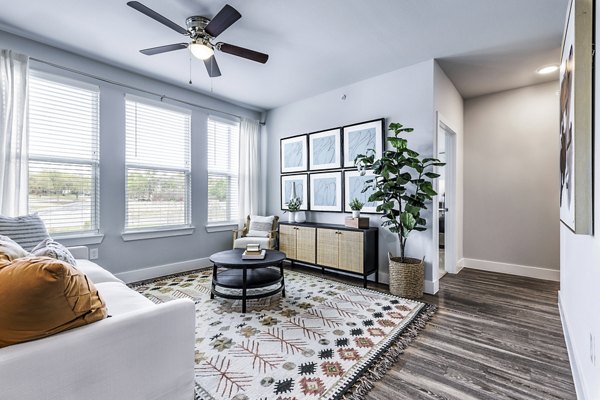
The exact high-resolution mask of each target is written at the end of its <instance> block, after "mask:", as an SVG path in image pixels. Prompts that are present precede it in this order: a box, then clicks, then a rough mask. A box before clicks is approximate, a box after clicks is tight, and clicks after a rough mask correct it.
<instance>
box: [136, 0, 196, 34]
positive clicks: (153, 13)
mask: <svg viewBox="0 0 600 400" xmlns="http://www.w3.org/2000/svg"><path fill="white" fill-rule="evenodd" d="M127 5H128V6H129V7H131V8H133V9H134V10H137V11H139V12H141V13H142V14H144V15H147V16H148V17H150V18H152V19H153V20H155V21H158V22H160V23H161V24H163V25H165V26H168V27H169V28H171V29H173V30H174V31H175V32H179V33H181V34H182V35H187V34H188V31H187V29H185V28H182V27H181V26H179V25H177V24H176V23H175V22H173V21H171V20H170V19H168V18H166V17H163V16H162V15H160V14H159V13H157V12H156V11H154V10H152V9H151V8H148V7H146V6H145V5H143V4H142V3H140V2H139V1H130V2H128V3H127Z"/></svg>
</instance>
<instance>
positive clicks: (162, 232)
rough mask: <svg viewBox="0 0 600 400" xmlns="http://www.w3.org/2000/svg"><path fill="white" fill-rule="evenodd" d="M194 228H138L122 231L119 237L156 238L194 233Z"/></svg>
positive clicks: (126, 238)
mask: <svg viewBox="0 0 600 400" xmlns="http://www.w3.org/2000/svg"><path fill="white" fill-rule="evenodd" d="M194 229H195V228H194V227H193V226H186V227H180V228H169V229H140V230H131V231H126V232H123V233H122V234H121V237H122V238H123V240H124V241H125V242H129V241H132V240H145V239H157V238H166V237H172V236H184V235H191V234H193V233H194Z"/></svg>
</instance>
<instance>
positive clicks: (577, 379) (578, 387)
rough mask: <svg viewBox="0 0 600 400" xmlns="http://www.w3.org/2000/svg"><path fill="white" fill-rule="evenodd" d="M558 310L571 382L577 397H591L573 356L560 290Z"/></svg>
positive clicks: (584, 398)
mask: <svg viewBox="0 0 600 400" xmlns="http://www.w3.org/2000/svg"><path fill="white" fill-rule="evenodd" d="M558 311H559V314H560V322H561V325H562V328H563V334H564V336H565V343H566V344H567V352H568V353H569V364H571V374H572V375H573V383H575V392H576V394H577V399H579V400H587V399H591V397H589V396H588V395H587V389H586V385H585V381H584V380H583V374H582V373H581V371H580V370H579V364H578V363H577V357H576V356H575V349H573V343H572V342H571V336H570V334H569V324H568V323H567V314H566V313H565V309H564V307H563V304H562V298H561V296H560V290H559V291H558Z"/></svg>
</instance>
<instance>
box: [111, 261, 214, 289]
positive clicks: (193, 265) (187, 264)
mask: <svg viewBox="0 0 600 400" xmlns="http://www.w3.org/2000/svg"><path fill="white" fill-rule="evenodd" d="M211 265H212V263H211V262H210V260H209V259H208V257H206V258H197V259H195V260H187V261H180V262H176V263H172V264H165V265H157V266H155V267H148V268H141V269H135V270H132V271H125V272H119V273H117V274H115V276H116V277H117V278H119V279H120V280H122V281H123V282H125V283H131V282H139V281H143V280H146V279H154V278H158V277H160V276H165V275H171V274H177V273H179V272H186V271H191V270H194V269H198V268H202V267H209V266H211Z"/></svg>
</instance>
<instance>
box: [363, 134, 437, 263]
mask: <svg viewBox="0 0 600 400" xmlns="http://www.w3.org/2000/svg"><path fill="white" fill-rule="evenodd" d="M389 130H390V131H391V132H393V134H394V135H393V136H389V137H387V141H388V143H389V144H390V145H391V147H392V150H386V151H384V152H383V155H382V157H381V158H379V159H375V151H374V150H373V149H369V150H368V151H367V154H359V155H358V156H356V159H355V163H356V165H357V167H358V168H359V170H360V171H361V174H362V175H364V173H365V172H364V170H365V169H372V170H373V172H374V174H375V177H374V178H373V179H369V180H368V181H366V182H365V187H364V189H363V193H364V192H366V191H367V190H369V189H370V188H372V189H373V190H374V192H373V193H372V194H371V195H370V196H369V201H373V202H381V203H380V204H379V205H378V206H377V211H379V212H383V216H382V218H384V219H385V221H384V222H383V223H382V225H381V226H385V227H388V228H389V230H390V231H391V232H393V233H396V234H397V235H398V240H399V241H400V259H401V262H404V261H405V257H404V249H405V248H406V240H407V239H408V236H409V234H410V233H411V232H412V231H424V230H426V224H427V221H426V220H425V218H423V217H422V216H421V212H422V211H424V210H426V209H427V202H428V201H430V200H432V199H433V196H435V195H436V194H437V192H436V191H435V190H434V189H433V185H432V179H434V178H437V177H439V175H438V174H436V173H434V172H432V171H431V170H432V167H434V166H444V165H445V164H444V163H443V162H440V160H438V159H437V158H420V157H419V153H417V152H416V151H414V150H411V149H409V148H408V141H407V140H406V139H404V138H402V137H400V134H402V133H410V132H412V131H413V128H405V127H404V126H403V125H402V124H399V123H397V122H393V123H391V124H390V125H389Z"/></svg>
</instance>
